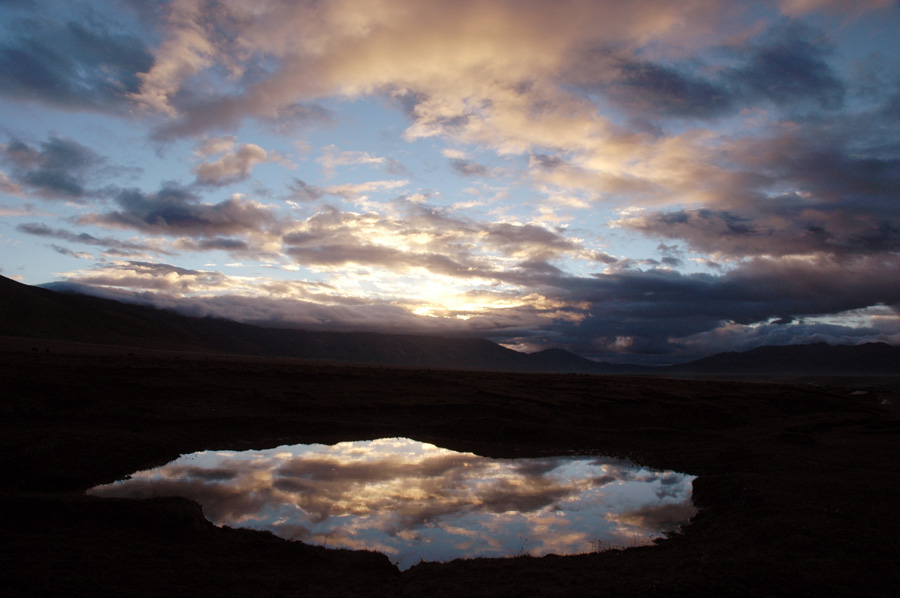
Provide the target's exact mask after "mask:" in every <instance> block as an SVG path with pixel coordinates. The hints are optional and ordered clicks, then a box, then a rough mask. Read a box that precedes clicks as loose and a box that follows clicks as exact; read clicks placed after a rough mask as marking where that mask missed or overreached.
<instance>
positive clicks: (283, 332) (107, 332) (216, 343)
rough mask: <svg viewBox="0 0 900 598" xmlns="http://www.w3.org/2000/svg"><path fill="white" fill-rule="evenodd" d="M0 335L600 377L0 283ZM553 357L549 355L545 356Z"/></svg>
mask: <svg viewBox="0 0 900 598" xmlns="http://www.w3.org/2000/svg"><path fill="white" fill-rule="evenodd" d="M0 306H2V309H0V335H6V336H21V337H30V338H43V339H54V340H65V341H75V342H85V343H96V344H107V345H123V346H134V347H145V348H155V349H176V350H191V351H198V350H199V351H213V352H224V353H236V354H241V355H256V356H266V357H295V358H303V359H312V360H323V361H336V362H344V363H360V364H363V363H364V364H372V365H392V366H408V367H421V368H448V369H470V370H495V371H537V372H550V371H562V372H569V371H578V372H594V371H600V370H599V369H594V368H601V369H602V366H600V364H596V363H595V362H592V361H590V360H587V359H583V358H581V357H578V356H576V355H573V354H571V353H567V352H562V353H566V355H568V356H569V357H568V359H567V360H560V359H556V360H549V361H548V360H546V359H545V358H544V357H542V356H541V355H540V354H539V355H538V356H537V357H535V356H532V355H528V354H526V353H520V352H518V351H513V350H511V349H507V348H505V347H502V346H500V345H498V344H496V343H493V342H491V341H488V340H485V339H477V338H475V339H472V338H444V337H437V336H419V335H412V334H382V333H375V332H321V331H309V330H295V329H286V328H265V327H261V326H254V325H251V324H242V323H239V322H235V321H232V320H224V319H218V318H210V317H205V318H194V317H189V316H184V315H180V314H176V313H174V312H171V311H167V310H161V309H156V308H152V307H147V306H141V305H135V304H130V303H121V302H119V301H115V300H112V299H104V298H100V297H95V296H89V295H83V294H76V293H74V292H71V291H69V292H56V291H51V290H48V289H43V288H40V287H32V286H28V285H24V284H21V283H18V282H15V281H13V280H10V279H8V278H4V277H0ZM551 355H552V354H551Z"/></svg>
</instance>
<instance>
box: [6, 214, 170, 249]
mask: <svg viewBox="0 0 900 598" xmlns="http://www.w3.org/2000/svg"><path fill="white" fill-rule="evenodd" d="M16 230H17V231H19V232H23V233H26V234H29V235H36V236H39V237H49V238H53V239H61V240H64V241H69V242H71V243H80V244H82V245H91V246H98V247H104V248H106V249H107V250H114V251H115V252H116V253H117V255H126V254H132V255H133V254H136V253H142V252H147V251H153V252H156V253H161V254H164V255H165V254H167V253H168V252H167V251H166V250H165V249H163V248H161V247H160V246H159V245H158V244H155V243H147V242H131V241H120V240H119V239H115V238H113V237H103V238H100V237H95V236H94V235H91V234H88V233H74V232H72V231H69V230H65V229H52V228H50V227H49V226H47V225H46V224H41V223H38V222H32V223H24V224H20V225H18V226H16Z"/></svg>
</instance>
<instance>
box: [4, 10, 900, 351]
mask: <svg viewBox="0 0 900 598" xmlns="http://www.w3.org/2000/svg"><path fill="white" fill-rule="evenodd" d="M897 31H900V5H898V3H897V2H891V1H887V0H860V1H854V2H843V1H840V0H772V1H770V2H733V1H730V2H726V1H719V0H703V1H700V0H698V1H691V0H687V1H684V2H677V3H676V2H670V1H663V0H639V1H634V2H606V1H600V0H593V1H591V0H553V1H545V0H452V1H449V0H427V1H426V0H308V1H303V0H256V1H254V2H252V3H251V2H243V1H241V0H172V1H161V0H156V1H153V0H144V1H139V0H91V1H87V2H79V1H77V0H66V1H54V0H0V274H2V275H3V276H7V277H10V278H13V279H15V280H18V281H21V282H24V283H27V284H34V285H36V284H46V283H56V285H57V286H56V288H65V287H68V288H78V289H81V290H83V291H88V292H93V293H96V294H100V295H103V296H112V297H116V298H119V299H122V300H127V301H136V302H141V303H146V304H151V305H156V306H161V307H170V308H176V309H179V310H180V311H182V312H184V313H188V314H191V315H212V316H217V317H227V318H231V319H236V320H239V321H244V322H250V323H255V324H265V325H275V326H293V327H298V328H305V329H315V330H344V331H354V330H366V331H380V332H394V333H423V334H437V335H442V336H476V337H482V338H488V339H491V340H494V341H496V342H499V343H501V344H503V345H504V346H507V347H510V348H513V349H516V350H520V351H528V352H531V351H537V350H541V349H546V348H563V349H568V350H570V351H573V352H575V353H578V354H580V355H583V356H585V357H588V358H592V359H597V360H602V361H611V362H629V363H648V364H663V363H675V362H679V361H686V360H690V359H695V358H698V357H702V356H705V355H709V354H713V353H717V352H721V351H742V350H747V349H751V348H754V347H758V346H763V345H773V344H774V345H784V344H793V343H809V342H829V343H833V344H834V343H849V344H858V343H863V342H872V341H880V342H888V343H892V344H895V345H898V344H900V37H898V36H897Z"/></svg>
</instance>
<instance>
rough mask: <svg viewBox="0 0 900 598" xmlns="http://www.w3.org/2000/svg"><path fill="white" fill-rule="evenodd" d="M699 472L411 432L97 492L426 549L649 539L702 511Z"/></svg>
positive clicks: (191, 460) (254, 456)
mask: <svg viewBox="0 0 900 598" xmlns="http://www.w3.org/2000/svg"><path fill="white" fill-rule="evenodd" d="M693 480H694V476H689V475H685V474H681V473H676V472H672V471H666V472H661V471H654V470H650V469H647V468H644V467H640V466H637V465H635V464H633V463H631V462H628V461H623V460H620V459H612V458H604V457H595V456H581V457H545V458H538V459H487V458H484V457H479V456H477V455H474V454H472V453H459V452H454V451H450V450H447V449H443V448H439V447H437V446H434V445H431V444H425V443H421V442H417V441H415V440H410V439H408V438H386V439H380V440H373V441H361V442H342V443H339V444H336V445H333V446H329V445H320V444H312V445H294V446H280V447H278V448H273V449H268V450H259V451H244V452H233V451H202V452H199V453H192V454H190V455H183V456H181V457H180V458H178V459H176V460H175V461H172V462H171V463H169V464H167V465H164V466H162V467H157V468H155V469H150V470H146V471H139V472H137V473H135V474H132V475H131V477H130V478H129V479H127V480H122V481H119V482H114V483H112V484H106V485H102V486H97V487H95V488H93V489H91V490H90V491H89V493H90V494H94V495H97V496H116V497H131V498H147V497H153V496H183V497H186V498H189V499H191V500H194V501H197V502H198V503H200V504H201V505H202V506H203V513H204V515H205V516H206V518H207V519H209V520H210V521H212V522H213V523H215V524H217V525H228V526H231V527H247V528H253V529H259V530H268V531H271V532H273V533H275V534H276V535H278V536H281V537H283V538H287V539H292V540H302V541H304V542H308V543H312V544H320V545H324V546H332V547H345V548H355V549H369V550H377V551H380V552H383V553H385V554H386V555H388V557H389V558H390V559H391V560H392V561H393V562H394V563H396V564H397V565H398V566H399V567H400V568H401V569H406V568H408V567H410V566H412V565H414V564H416V563H417V562H419V561H421V560H426V561H449V560H452V559H454V558H460V557H476V556H489V557H498V556H499V557H505V556H515V555H519V554H531V555H535V556H540V555H545V554H550V553H553V554H560V555H563V554H577V553H583V552H590V551H594V550H598V549H603V548H610V547H629V546H637V545H642V544H648V543H650V542H652V540H653V539H654V538H657V537H659V536H660V535H662V534H663V533H665V532H670V531H675V530H677V529H678V528H679V527H680V526H681V525H683V524H685V523H687V521H688V520H689V519H690V517H691V516H692V515H693V514H694V513H695V512H696V509H695V507H694V506H693V505H692V503H691V484H692V482H693Z"/></svg>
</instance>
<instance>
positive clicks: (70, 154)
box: [0, 136, 103, 200]
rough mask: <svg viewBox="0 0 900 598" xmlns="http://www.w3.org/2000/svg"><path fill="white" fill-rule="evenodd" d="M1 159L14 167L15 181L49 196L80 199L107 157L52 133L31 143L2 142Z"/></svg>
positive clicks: (52, 197)
mask: <svg viewBox="0 0 900 598" xmlns="http://www.w3.org/2000/svg"><path fill="white" fill-rule="evenodd" d="M0 160H2V161H3V162H4V163H5V164H8V165H10V166H11V167H12V171H11V175H12V176H11V180H12V181H14V182H15V183H18V184H19V185H21V186H23V187H25V188H28V189H31V190H32V191H33V192H34V193H35V194H37V195H39V196H41V197H44V198H46V199H68V200H79V199H81V198H82V197H83V196H84V195H85V193H86V192H87V189H86V185H87V181H88V178H89V176H90V175H91V174H92V173H93V172H94V170H95V168H96V167H97V166H99V165H100V164H101V163H102V162H103V159H102V158H101V157H100V156H98V155H97V154H96V153H95V152H94V151H93V150H91V149H90V148H87V147H85V146H83V145H81V144H80V143H78V142H77V141H74V140H71V139H62V138H59V137H55V136H51V137H50V138H49V139H48V140H47V141H44V142H42V143H40V144H39V145H38V147H33V146H30V145H28V144H26V143H24V142H22V141H20V140H18V139H12V140H10V142H9V143H7V144H5V145H0Z"/></svg>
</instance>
